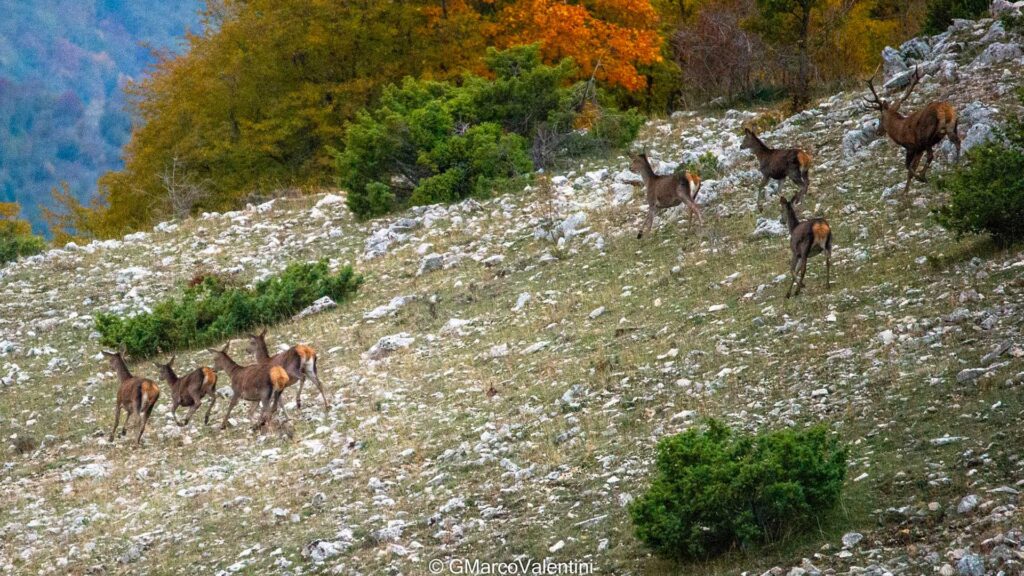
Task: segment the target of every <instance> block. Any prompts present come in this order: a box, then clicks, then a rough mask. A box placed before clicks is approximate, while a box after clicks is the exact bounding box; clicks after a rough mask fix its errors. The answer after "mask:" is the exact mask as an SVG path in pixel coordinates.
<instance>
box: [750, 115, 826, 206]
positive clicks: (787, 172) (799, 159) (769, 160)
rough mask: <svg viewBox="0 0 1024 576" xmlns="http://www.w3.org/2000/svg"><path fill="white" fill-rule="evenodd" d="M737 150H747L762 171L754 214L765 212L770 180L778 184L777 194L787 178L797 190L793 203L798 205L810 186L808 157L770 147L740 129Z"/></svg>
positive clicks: (803, 153) (799, 151)
mask: <svg viewBox="0 0 1024 576" xmlns="http://www.w3.org/2000/svg"><path fill="white" fill-rule="evenodd" d="M740 148H742V149H744V150H750V151H752V152H753V153H754V156H756V157H757V163H758V168H759V169H760V170H761V184H760V185H759V186H758V187H757V211H758V212H762V211H763V210H764V197H765V192H764V187H765V185H766V184H768V181H769V180H776V181H778V183H779V184H778V187H777V188H776V192H779V193H780V194H781V192H782V183H783V181H784V180H785V179H786V178H787V177H788V178H789V179H790V180H792V181H793V182H795V183H796V184H797V186H799V187H800V190H799V191H797V193H796V196H794V197H793V203H794V204H800V201H801V200H803V199H804V195H805V194H807V189H808V188H809V187H810V186H811V177H810V170H811V155H810V154H808V153H807V152H805V151H803V150H801V149H799V148H779V149H775V148H769V147H768V145H767V144H765V143H764V141H762V140H761V139H760V138H758V137H757V134H754V131H753V130H751V129H750V128H744V129H743V143H742V144H741V145H740Z"/></svg>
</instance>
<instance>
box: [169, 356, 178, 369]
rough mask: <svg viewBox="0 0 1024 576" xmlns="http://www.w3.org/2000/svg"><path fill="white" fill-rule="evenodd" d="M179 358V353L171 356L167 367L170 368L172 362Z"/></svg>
mask: <svg viewBox="0 0 1024 576" xmlns="http://www.w3.org/2000/svg"><path fill="white" fill-rule="evenodd" d="M177 358H178V355H177V354H175V355H174V356H171V359H170V360H168V361H167V367H168V368H170V367H171V364H174V361H175V360H177Z"/></svg>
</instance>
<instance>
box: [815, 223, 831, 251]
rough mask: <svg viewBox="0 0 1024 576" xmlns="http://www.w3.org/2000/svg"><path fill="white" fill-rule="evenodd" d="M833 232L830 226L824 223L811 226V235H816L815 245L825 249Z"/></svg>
mask: <svg viewBox="0 0 1024 576" xmlns="http://www.w3.org/2000/svg"><path fill="white" fill-rule="evenodd" d="M830 232H831V230H830V229H829V226H828V224H825V223H824V222H815V223H814V224H812V225H811V234H813V235H814V243H815V244H817V245H819V246H821V247H822V248H824V247H825V243H826V242H827V241H828V235H829V233H830Z"/></svg>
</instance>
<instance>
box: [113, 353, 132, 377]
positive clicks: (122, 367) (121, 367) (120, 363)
mask: <svg viewBox="0 0 1024 576" xmlns="http://www.w3.org/2000/svg"><path fill="white" fill-rule="evenodd" d="M110 364H111V365H112V366H113V367H114V372H117V377H118V378H119V379H120V380H121V381H122V382H124V381H125V380H129V379H131V378H132V373H131V371H129V370H128V365H127V364H125V363H124V360H123V359H122V358H121V357H120V356H114V357H112V358H111V359H110Z"/></svg>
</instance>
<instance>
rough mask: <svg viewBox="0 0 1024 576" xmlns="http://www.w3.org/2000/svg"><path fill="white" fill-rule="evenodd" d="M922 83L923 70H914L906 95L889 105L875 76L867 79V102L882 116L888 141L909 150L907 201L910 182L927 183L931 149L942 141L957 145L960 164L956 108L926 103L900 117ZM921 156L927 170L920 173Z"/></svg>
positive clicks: (944, 103) (905, 189) (932, 154)
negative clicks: (901, 110) (879, 89)
mask: <svg viewBox="0 0 1024 576" xmlns="http://www.w3.org/2000/svg"><path fill="white" fill-rule="evenodd" d="M876 73H877V71H876ZM920 80H921V71H920V70H919V69H917V68H915V69H914V75H913V76H912V77H911V79H910V86H908V87H907V91H906V93H904V94H903V97H902V98H900V99H899V100H896V101H895V102H893V103H889V102H888V101H886V100H882V99H881V98H880V97H879V96H878V92H876V91H875V84H874V76H872V77H871V79H870V80H868V88H869V89H870V90H871V96H872V97H871V98H865V99H864V101H865V102H867V103H868V104H869V105H870V106H871V107H873V108H874V109H875V110H878V111H879V112H881V113H882V116H881V122H880V124H881V129H882V130H883V131H885V133H886V134H888V135H889V138H892V140H893V142H895V143H897V144H899V145H900V146H902V147H903V148H904V149H905V150H906V151H907V159H906V166H907V185H906V186H904V187H903V197H904V198H906V196H907V193H908V192H909V191H910V181H911V180H913V179H914V178H917V179H918V180H920V181H921V182H927V181H928V180H927V179H926V178H925V174H927V173H928V167H929V166H931V164H932V159H933V158H934V153H933V152H932V148H934V147H935V146H936V145H938V144H939V143H940V142H942V139H943V138H949V141H950V142H952V143H953V146H956V157H955V159H954V162H959V161H960V135H959V134H957V129H958V121H957V117H956V108H954V107H953V105H952V104H950V103H949V102H945V101H940V100H933V101H931V102H929V103H928V104H925V106H924V108H921V109H920V110H918V111H917V112H914V113H912V114H910V115H907V116H904V115H902V114H900V106H902V105H903V103H904V102H906V101H907V98H908V97H910V94H911V92H913V91H914V88H915V87H916V86H917V83H918V82H919V81H920ZM922 154H923V155H925V163H924V168H923V169H922V170H921V172H920V173H918V172H917V165H918V164H919V163H920V162H921V155H922Z"/></svg>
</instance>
